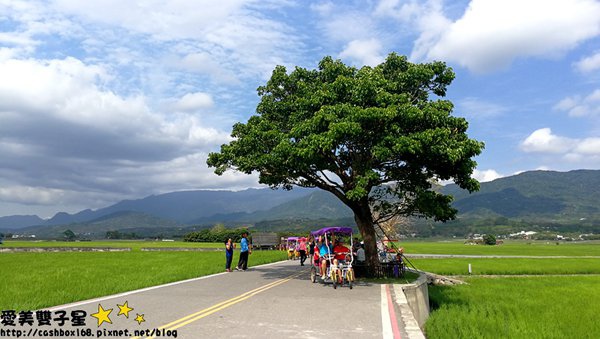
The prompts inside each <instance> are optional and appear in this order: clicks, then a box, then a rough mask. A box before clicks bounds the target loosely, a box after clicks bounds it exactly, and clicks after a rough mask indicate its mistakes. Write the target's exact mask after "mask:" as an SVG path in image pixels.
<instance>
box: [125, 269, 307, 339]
mask: <svg viewBox="0 0 600 339" xmlns="http://www.w3.org/2000/svg"><path fill="white" fill-rule="evenodd" d="M303 273H305V272H297V273H294V274H292V275H290V276H288V277H286V278H282V279H279V280H277V281H274V282H272V283H269V284H266V285H263V286H260V287H258V288H255V289H253V290H251V291H248V292H246V293H243V294H240V295H238V296H236V297H233V298H231V299H228V300H225V301H222V302H220V303H218V304H215V305H213V306H210V307H207V308H205V309H203V310H200V311H198V312H195V313H193V314H190V315H187V316H185V317H183V318H180V319H177V320H175V321H172V322H170V323H168V324H166V325H163V326H161V327H159V328H158V329H159V330H162V329H167V330H175V329H178V328H180V327H183V326H185V325H188V324H190V323H192V322H194V321H197V320H200V319H202V318H204V317H206V316H209V315H211V314H213V313H215V312H218V311H220V310H222V309H224V308H227V307H229V306H232V305H235V304H237V303H239V302H241V301H244V300H246V299H248V298H250V297H252V296H254V295H257V294H259V293H261V292H264V291H266V290H268V289H270V288H273V287H275V286H278V285H281V284H283V283H285V282H288V281H290V280H292V279H293V278H295V277H297V276H299V275H301V274H303ZM137 338H139V337H134V338H133V339H137ZM152 338H154V337H148V339H152Z"/></svg>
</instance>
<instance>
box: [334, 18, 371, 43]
mask: <svg viewBox="0 0 600 339" xmlns="http://www.w3.org/2000/svg"><path fill="white" fill-rule="evenodd" d="M323 20H326V21H325V24H324V26H325V34H326V35H327V36H328V37H329V38H330V39H331V40H334V41H342V42H349V41H352V40H364V39H369V38H371V37H372V36H374V35H375V32H376V30H377V29H376V25H375V23H374V22H373V19H372V18H371V17H370V16H369V15H368V14H367V13H364V12H356V11H345V12H341V13H339V12H336V13H331V14H330V16H328V17H325V18H324V19H323Z"/></svg>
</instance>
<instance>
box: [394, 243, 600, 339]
mask: <svg viewBox="0 0 600 339" xmlns="http://www.w3.org/2000/svg"><path fill="white" fill-rule="evenodd" d="M402 245H403V247H404V248H405V250H406V251H405V252H406V253H408V254H410V253H431V254H472V255H521V256H542V257H543V256H570V257H571V258H444V259H416V258H415V259H411V260H410V261H411V262H412V263H413V264H414V265H415V266H416V268H418V269H421V270H424V271H428V272H434V273H438V274H442V275H467V274H468V264H469V263H470V264H471V266H472V273H473V276H471V277H463V279H465V280H466V282H468V284H466V285H456V286H431V287H430V289H429V298H430V302H431V303H432V304H433V309H432V312H431V315H430V317H429V319H428V320H427V322H426V324H425V331H426V335H427V338H429V339H437V338H600V323H599V322H598V321H597V320H596V319H597V314H599V312H600V276H598V274H600V259H598V258H581V257H584V256H598V254H599V253H600V243H598V242H585V243H579V242H577V243H560V245H556V243H555V242H531V243H530V244H528V243H527V242H525V241H515V242H507V243H505V244H503V245H501V246H483V245H475V246H474V245H464V244H463V243H462V241H461V242H456V241H453V242H403V243H402ZM503 275H515V276H514V277H505V276H503ZM532 275H533V276H532Z"/></svg>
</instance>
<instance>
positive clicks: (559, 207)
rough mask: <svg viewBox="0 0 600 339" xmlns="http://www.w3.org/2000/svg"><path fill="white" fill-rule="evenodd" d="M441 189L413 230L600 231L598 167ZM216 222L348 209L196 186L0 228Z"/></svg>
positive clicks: (297, 194)
mask: <svg viewBox="0 0 600 339" xmlns="http://www.w3.org/2000/svg"><path fill="white" fill-rule="evenodd" d="M441 190H442V193H444V194H450V195H452V196H453V197H454V207H455V208H457V209H458V210H459V215H458V219H457V220H456V221H453V222H449V223H446V224H442V223H433V222H430V221H423V220H414V224H415V229H416V232H417V233H420V234H422V235H451V234H458V235H460V234H464V233H468V232H473V231H477V230H480V229H484V230H487V231H490V230H491V231H494V230H500V229H502V230H508V229H511V228H519V227H548V226H543V225H550V227H551V228H552V227H555V228H556V227H563V228H564V227H567V228H569V227H570V228H571V229H584V230H592V231H593V230H595V229H596V228H595V227H598V232H600V226H596V225H600V171H599V170H576V171H570V172H553V171H530V172H524V173H521V174H518V175H514V176H510V177H505V178H500V179H497V180H494V181H492V182H486V183H482V184H481V189H480V191H479V192H476V193H473V194H469V193H468V192H467V191H464V190H461V189H459V188H458V187H457V186H456V185H447V186H444V187H443V188H442V189H441ZM597 221H598V222H597ZM216 223H224V224H225V225H227V226H242V225H244V226H250V227H255V228H256V229H263V230H271V231H278V230H300V229H306V228H314V226H315V225H317V224H318V225H329V224H337V225H340V224H346V225H352V224H353V215H352V213H351V211H350V210H349V209H348V208H347V207H346V206H345V205H343V204H342V203H341V202H340V201H339V200H338V199H337V198H335V197H334V196H333V195H332V194H331V193H329V192H325V191H321V190H317V189H303V188H294V189H293V190H291V191H284V190H271V189H248V190H244V191H238V192H232V191H208V190H199V191H185V192H172V193H167V194H161V195H153V196H149V197H146V198H143V199H137V200H124V201H121V202H119V203H116V204H114V205H111V206H108V207H106V208H102V209H98V210H94V211H92V210H89V209H88V210H83V211H81V212H79V213H75V214H68V213H64V212H61V213H57V214H56V215H55V216H54V217H53V218H51V219H49V220H42V219H41V218H39V217H37V216H35V215H33V216H32V215H28V216H7V217H0V231H2V232H4V233H10V232H14V233H19V234H36V236H38V237H61V234H62V232H64V231H65V230H67V229H70V230H72V231H73V232H75V233H77V234H80V235H82V236H85V237H90V238H103V237H104V236H105V235H106V232H108V231H116V230H118V231H122V232H135V233H136V234H138V235H144V236H155V235H156V234H165V235H169V236H172V235H182V234H184V233H185V232H187V231H189V230H192V229H197V228H202V227H211V226H212V225H214V224H216ZM496 233H497V232H496Z"/></svg>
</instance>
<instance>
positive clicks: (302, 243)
mask: <svg viewBox="0 0 600 339" xmlns="http://www.w3.org/2000/svg"><path fill="white" fill-rule="evenodd" d="M298 251H299V252H300V266H304V261H305V260H306V239H304V238H300V244H299V245H298Z"/></svg>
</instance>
